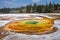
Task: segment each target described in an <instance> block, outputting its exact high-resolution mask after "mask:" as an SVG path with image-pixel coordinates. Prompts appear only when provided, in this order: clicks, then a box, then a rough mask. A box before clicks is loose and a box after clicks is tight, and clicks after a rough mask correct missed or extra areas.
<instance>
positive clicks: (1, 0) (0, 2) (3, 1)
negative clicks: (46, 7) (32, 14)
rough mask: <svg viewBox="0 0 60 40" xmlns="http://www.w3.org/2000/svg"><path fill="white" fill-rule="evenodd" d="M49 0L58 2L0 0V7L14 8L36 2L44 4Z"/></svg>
mask: <svg viewBox="0 0 60 40" xmlns="http://www.w3.org/2000/svg"><path fill="white" fill-rule="evenodd" d="M46 1H47V3H49V2H50V1H51V2H53V1H54V3H59V4H60V0H0V8H3V7H7V8H15V7H21V6H26V5H29V4H33V3H37V4H46Z"/></svg>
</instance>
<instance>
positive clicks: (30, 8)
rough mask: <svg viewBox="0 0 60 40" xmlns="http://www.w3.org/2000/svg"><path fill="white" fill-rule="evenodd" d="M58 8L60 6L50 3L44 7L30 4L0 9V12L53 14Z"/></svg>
mask: <svg viewBox="0 0 60 40" xmlns="http://www.w3.org/2000/svg"><path fill="white" fill-rule="evenodd" d="M58 7H60V4H58V3H57V4H54V3H51V2H50V3H48V4H46V5H41V4H40V5H37V4H36V3H34V5H32V4H30V5H27V6H25V7H24V6H22V7H20V8H2V9H0V12H3V13H9V12H10V11H12V10H19V13H23V12H24V13H54V11H55V10H58Z"/></svg>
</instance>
